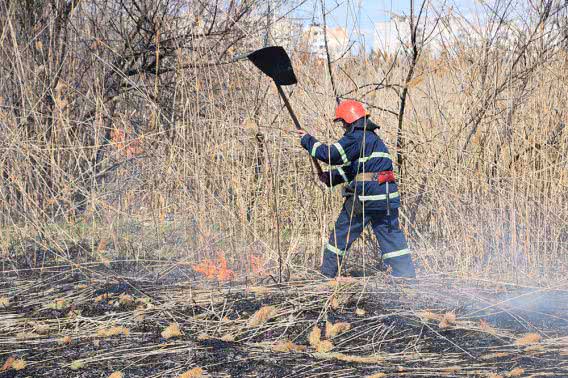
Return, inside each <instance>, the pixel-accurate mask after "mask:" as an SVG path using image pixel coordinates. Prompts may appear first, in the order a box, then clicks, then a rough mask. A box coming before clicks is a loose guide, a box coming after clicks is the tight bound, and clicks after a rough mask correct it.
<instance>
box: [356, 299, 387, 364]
mask: <svg viewBox="0 0 568 378" xmlns="http://www.w3.org/2000/svg"><path fill="white" fill-rule="evenodd" d="M365 314H367V311H365V310H363V309H362V308H357V309H356V310H355V315H357V316H365ZM380 374H383V373H380Z"/></svg>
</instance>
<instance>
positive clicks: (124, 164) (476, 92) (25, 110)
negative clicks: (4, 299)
mask: <svg viewBox="0 0 568 378" xmlns="http://www.w3.org/2000/svg"><path fill="white" fill-rule="evenodd" d="M144 2H145V3H146V2H147V3H148V7H149V9H152V10H153V11H149V12H148V13H150V14H154V11H155V14H156V18H155V19H153V20H146V19H145V18H142V19H144V20H146V21H145V22H150V23H152V22H156V24H155V25H154V26H155V27H156V30H161V32H160V36H161V37H163V38H164V41H163V43H165V44H166V45H167V49H165V50H163V53H164V57H163V58H162V59H161V60H162V62H163V64H164V65H165V66H164V72H163V73H162V74H157V75H156V74H153V73H151V72H145V71H143V70H142V71H140V70H141V67H139V66H137V65H139V64H140V62H143V61H146V62H148V61H150V60H151V59H152V58H153V57H151V56H146V55H144V57H140V59H139V60H136V59H135V61H133V62H132V67H126V68H119V67H117V66H116V64H114V63H113V62H114V59H117V58H116V57H118V56H133V55H134V56H138V55H137V54H144V51H153V50H152V48H151V47H152V46H153V44H155V41H153V38H154V37H149V36H146V37H147V38H146V37H145V34H144V33H145V31H144V30H141V31H140V34H136V36H135V37H132V36H131V35H128V34H120V33H119V34H117V35H115V34H113V33H112V32H111V30H128V28H129V27H132V28H134V27H135V26H136V17H138V16H139V17H142V15H138V16H137V15H133V17H134V19H133V20H129V21H124V22H127V23H128V25H115V27H108V25H106V24H100V22H102V21H101V20H103V19H104V20H106V19H107V18H108V22H109V23H111V24H113V23H118V22H121V20H116V19H114V18H113V17H112V15H113V14H114V12H115V10H114V9H112V8H111V7H110V6H101V8H100V9H98V14H100V17H101V19H100V20H99V19H97V20H91V21H92V22H90V21H88V20H89V18H90V17H91V15H90V13H89V11H88V7H87V6H86V5H84V4H82V3H79V4H78V6H77V7H76V8H74V11H73V15H71V16H70V17H69V18H55V14H54V13H53V12H54V11H53V10H52V9H51V8H46V9H43V8H42V9H41V11H40V10H38V12H39V14H44V15H45V17H46V19H49V20H51V19H53V20H57V22H65V24H62V25H59V26H60V29H58V30H62V32H63V31H64V30H74V31H77V32H76V33H74V34H73V38H72V40H69V41H68V42H67V43H65V44H62V43H61V42H60V40H59V39H58V38H59V37H58V36H54V35H51V34H49V33H47V34H46V32H45V28H43V27H42V26H41V24H37V25H36V26H35V27H33V28H30V29H25V30H24V29H22V30H12V31H10V33H16V34H17V36H18V37H17V38H16V37H14V38H6V39H5V40H4V42H3V43H4V45H3V49H2V53H0V61H1V62H2V66H3V67H4V68H5V70H6V72H8V73H9V74H7V75H4V76H3V77H2V79H0V98H1V101H0V106H1V107H0V123H1V124H2V126H3V128H2V129H3V130H4V131H3V133H2V135H1V137H0V145H1V146H3V147H2V148H4V150H3V151H5V153H4V154H2V157H1V158H0V172H1V173H2V177H4V180H5V184H4V185H3V186H2V190H1V191H0V207H1V211H0V214H2V216H1V218H0V224H1V226H2V229H3V232H2V235H3V236H2V240H1V242H0V253H2V255H3V256H5V257H8V256H12V254H11V253H10V251H12V250H16V251H18V253H23V254H26V253H28V250H29V249H28V246H29V241H30V240H36V242H34V243H36V244H35V247H34V248H43V249H48V248H50V250H51V251H54V252H56V253H57V254H58V256H59V257H60V258H61V259H63V261H65V262H66V263H70V262H71V261H72V260H73V256H72V254H70V253H69V252H68V251H67V250H66V248H65V246H66V245H69V244H72V243H74V242H75V243H79V242H81V243H82V244H80V245H81V247H80V248H81V255H82V256H85V255H91V257H94V258H96V261H98V262H99V263H102V264H103V265H104V266H107V267H108V268H109V269H111V270H113V269H114V268H115V266H114V265H113V264H114V263H113V260H116V259H118V258H119V257H118V255H120V259H123V260H124V259H126V260H133V261H141V260H145V259H150V260H152V259H160V258H164V257H165V258H175V259H176V261H178V262H179V263H180V264H187V266H190V267H194V268H195V271H197V272H200V273H198V274H200V275H202V276H203V277H208V278H209V279H210V280H219V281H225V280H239V279H241V278H242V277H243V276H245V275H246V276H251V275H252V276H255V277H268V275H269V274H272V275H273V276H274V274H275V273H276V272H280V269H278V264H279V261H282V262H283V264H284V265H285V266H283V267H282V271H283V272H286V271H292V272H298V271H306V270H308V271H310V270H311V269H313V268H316V267H317V266H318V265H319V260H320V259H319V255H320V253H321V240H322V239H324V238H325V237H326V236H327V234H328V232H329V225H330V224H331V223H332V222H333V217H334V214H335V212H336V209H338V208H339V207H340V204H341V201H342V198H341V196H340V194H339V191H327V190H322V188H321V187H320V186H318V184H317V183H316V182H315V181H314V180H313V174H312V168H311V167H310V165H309V161H308V159H307V157H306V153H305V151H302V150H301V149H300V147H299V145H298V140H297V138H295V137H293V136H291V130H292V129H293V128H292V125H291V122H290V119H289V117H288V115H287V114H286V113H285V112H282V111H281V109H282V107H281V103H280V101H279V98H278V97H277V94H276V92H275V89H274V88H273V84H272V83H271V82H270V81H269V80H268V79H267V78H264V77H261V76H259V74H258V72H257V71H255V69H254V68H253V67H252V66H251V64H249V63H247V62H239V63H234V64H223V65H210V63H211V62H218V61H223V62H225V61H229V60H230V59H231V58H232V54H234V53H236V52H239V53H240V52H245V51H248V50H250V49H252V48H254V47H256V41H257V39H258V38H259V29H258V28H253V29H251V27H252V26H251V25H257V27H260V25H263V22H264V20H265V18H264V17H261V16H259V13H255V12H254V9H251V8H246V7H244V6H243V7H237V8H235V9H234V11H235V12H237V13H239V12H242V18H239V22H237V24H236V25H234V27H233V28H232V29H230V30H228V31H226V34H224V35H222V36H220V37H219V38H221V40H223V41H225V42H226V43H219V41H218V40H217V39H216V38H217V37H215V38H214V37H212V36H207V37H203V38H198V39H195V40H191V48H189V47H188V46H187V45H186V42H187V38H186V36H187V35H188V34H185V32H187V33H189V35H191V33H192V32H191V30H190V29H189V30H188V29H185V28H186V27H187V28H191V27H192V26H191V25H193V24H192V23H189V24H188V23H187V20H186V18H185V16H183V15H180V16H179V17H174V19H175V22H174V21H172V22H171V23H170V22H168V23H160V22H159V15H160V14H162V13H163V12H164V11H165V8H164V6H163V4H162V3H160V2H150V1H147V0H144ZM30 4H31V3H30ZM34 4H35V3H34ZM125 4H126V3H125ZM14 6H15V5H14ZM22 6H23V5H22ZM37 6H38V7H40V8H41V5H37ZM252 8H254V7H252ZM193 11H194V13H195V14H198V13H200V12H204V10H203V9H201V8H200V9H195V10H192V12H193ZM510 11H511V12H515V9H511V10H510ZM161 12H162V13H161ZM28 13H29V14H32V13H33V12H31V13H30V12H28ZM190 13H191V12H190ZM23 14H26V12H23V13H19V12H16V13H13V12H2V16H1V17H2V24H11V25H15V26H14V28H19V27H20V26H18V25H28V23H26V22H23V21H22V20H20V19H18V18H17V17H23V16H22V15H23ZM192 14H193V13H192ZM239 14H240V13H239ZM7 17H12V18H14V19H10V20H8V18H7ZM257 18H258V19H257ZM534 18H535V19H537V18H538V17H534ZM527 19H532V18H527ZM38 20H39V19H38ZM38 20H35V19H34V20H31V21H30V22H32V23H33V22H40V21H38ZM8 21H11V22H10V23H9V22H8ZM20 21H22V22H20ZM54 22H55V21H54ZM105 22H106V21H105ZM130 22H131V23H130ZM218 22H221V21H220V20H218ZM86 23H87V24H88V25H91V26H92V27H91V26H90V27H85V24H86ZM463 23H466V21H465V20H464V22H463ZM180 24H181V25H184V26H183V27H179V25H180ZM173 25H178V27H177V28H176V27H174V26H173ZM222 25H224V24H222ZM213 27H214V29H215V28H216V27H221V24H219V25H213ZM504 27H506V28H508V27H509V26H504ZM529 27H530V25H527V28H529ZM150 29H151V30H154V29H152V28H150ZM150 29H149V30H150ZM529 31H530V30H523V31H520V32H527V33H528V32H529ZM16 34H14V35H16ZM261 34H262V33H261ZM95 36H96V38H95ZM130 38H138V39H137V40H132V41H131V40H129V39H130ZM18 39H21V40H22V41H40V40H42V39H43V42H42V43H41V47H38V46H39V45H35V43H31V42H30V46H34V48H33V49H22V48H20V45H15V44H14V42H13V41H16V40H18ZM93 40H96V41H98V42H96V43H94V42H92V41H93ZM537 40H539V38H534V39H533V40H531V41H534V43H533V42H531V43H530V44H529V45H528V46H527V49H528V52H523V54H526V56H530V57H532V58H531V59H528V60H527V59H525V58H522V59H520V60H519V61H520V62H524V63H523V64H524V66H522V67H520V66H518V67H516V68H515V71H510V70H501V69H495V70H493V69H489V70H488V69H487V67H504V66H507V67H508V64H509V63H508V62H510V61H516V60H515V59H514V57H515V56H514V54H515V53H519V54H520V52H519V51H521V50H520V49H512V50H511V52H510V54H513V56H510V55H507V54H504V53H503V52H502V50H501V49H502V46H498V45H488V46H487V50H485V52H484V53H483V54H479V52H478V51H477V50H476V49H475V48H474V47H465V46H462V45H461V44H460V43H459V41H448V47H449V49H450V51H451V53H449V54H447V55H442V56H441V57H437V58H434V57H430V56H428V54H424V55H423V56H422V57H421V59H420V60H419V62H418V65H417V67H416V72H415V78H414V80H411V81H410V82H409V83H408V87H409V88H410V92H409V96H410V97H409V99H411V101H409V102H408V103H407V109H406V113H405V119H404V123H403V128H402V129H401V130H399V129H398V128H397V116H396V115H393V114H392V113H390V112H388V111H383V110H380V109H378V108H377V107H380V108H386V109H388V110H391V111H394V113H396V112H397V108H398V106H399V95H398V94H396V93H395V92H396V90H393V89H392V88H394V89H396V88H398V87H400V85H401V83H403V82H404V79H405V77H406V73H407V70H408V66H407V61H406V60H405V59H404V58H403V57H400V60H399V61H398V62H397V63H396V64H394V65H391V64H392V60H390V58H385V57H381V56H373V57H366V58H362V57H361V58H354V57H350V56H348V55H347V56H344V57H343V58H342V59H340V60H339V61H337V62H335V63H334V64H333V67H332V69H333V73H334V78H335V82H336V85H337V89H338V91H339V92H340V93H347V92H351V93H350V94H349V95H348V96H346V97H354V98H357V99H361V100H363V101H365V102H367V103H369V104H370V110H371V113H372V117H373V119H374V120H375V121H377V122H378V123H379V124H380V125H381V126H382V127H381V130H380V134H381V136H382V137H383V138H384V140H385V142H386V143H387V145H388V146H389V147H390V149H391V152H392V153H393V155H394V154H395V153H396V148H395V146H396V142H397V141H396V139H397V134H400V137H401V138H403V139H404V142H405V143H404V145H403V149H402V151H401V152H402V153H403V156H404V159H403V166H402V167H398V168H400V169H401V170H402V174H401V177H400V182H401V189H400V190H401V193H402V195H403V207H402V209H401V210H402V214H403V215H402V217H401V221H402V223H403V227H404V229H405V231H406V232H407V234H408V235H409V237H410V239H411V242H412V245H413V247H414V250H415V251H416V253H415V255H414V257H415V259H416V261H417V263H418V265H419V267H420V271H421V272H440V271H456V272H460V273H462V274H474V275H476V276H479V275H482V276H491V275H492V274H494V273H498V274H500V275H501V276H503V274H505V275H506V276H507V277H508V278H510V279H512V280H516V279H518V278H519V277H520V276H524V277H529V278H530V279H532V280H539V279H543V278H544V277H548V279H550V280H555V279H560V278H561V277H563V272H564V271H565V267H566V255H567V254H566V247H565V243H564V242H563V240H564V239H565V238H564V236H563V234H562V232H563V231H562V230H563V225H564V224H565V221H566V219H567V217H568V205H566V204H567V203H568V202H567V201H560V200H559V199H561V198H563V195H564V193H565V192H566V187H567V186H568V175H567V174H566V169H565V166H566V160H565V157H566V156H567V155H568V150H567V146H568V143H566V136H567V133H566V130H564V129H563V125H564V124H565V122H566V113H565V110H564V109H566V108H568V103H567V100H566V96H564V95H563V94H564V93H566V92H567V88H566V86H567V84H568V78H567V76H566V75H565V72H567V70H566V54H565V52H564V51H562V50H560V49H555V50H553V51H548V52H546V57H545V56H544V55H542V52H541V50H540V49H541V46H540V44H539V43H537V42H536V41H537ZM49 41H51V43H50V42H49ZM149 41H152V42H149ZM452 42H455V43H456V45H455V46H453V45H452ZM23 43H24V44H25V42H23ZM168 43H169V44H170V45H168ZM188 43H189V42H188ZM147 44H151V45H152V46H150V47H148V48H147V49H142V52H141V51H131V48H132V46H139V45H140V46H146V45H147ZM225 45H231V46H232V48H231V49H229V50H227V49H225V48H223V47H222V46H225ZM125 46H126V47H125ZM48 47H49V49H51V50H49V51H51V52H50V53H48V50H47V49H48ZM62 51H65V52H66V54H63V53H61V52H62ZM291 53H292V58H293V63H294V65H295V70H296V73H297V76H298V78H299V82H300V85H299V86H298V87H297V90H295V91H294V95H293V96H292V97H291V102H292V106H293V107H294V109H295V110H296V113H297V115H298V118H299V119H300V121H301V122H302V124H304V125H305V127H306V128H307V129H308V130H309V131H310V132H312V133H314V134H315V135H317V136H318V137H319V138H320V139H321V140H322V141H327V142H331V141H334V140H336V139H337V138H338V137H339V136H340V134H341V133H340V131H339V130H338V129H337V128H335V127H334V126H332V124H331V123H330V122H329V120H330V114H332V113H333V108H334V104H335V98H334V96H333V93H332V92H333V91H332V89H331V87H330V81H329V77H328V73H327V70H326V67H325V65H322V64H321V62H318V61H317V60H313V59H308V58H307V57H305V56H303V55H302V54H301V53H300V52H298V51H291ZM55 56H62V57H63V58H62V59H63V61H62V62H59V63H57V64H56V63H54V62H51V61H50V60H49V59H52V58H53V57H55ZM523 56H524V55H523ZM49 57H52V58H49ZM508 59H511V60H508ZM126 60H128V59H126ZM16 62H19V63H18V64H16ZM85 62H89V63H88V64H85ZM533 64H534V65H533ZM60 66H62V67H65V70H59V69H57V67H60ZM111 67H112V68H111ZM166 67H167V71H166ZM129 70H130V71H129ZM137 70H139V71H137ZM103 72H107V73H108V76H105V75H104V74H103ZM125 72H129V74H128V75H126V76H125ZM136 72H140V73H137V74H136ZM385 72H388V75H387V76H386V77H385ZM481 72H485V74H484V75H481V74H480V73H481ZM383 79H384V82H386V83H388V84H389V85H391V87H389V88H390V89H381V88H380V87H379V88H374V87H372V86H366V85H367V84H368V83H373V82H377V81H382V80H383ZM117 83H118V84H117ZM174 83H175V84H174ZM488 83H493V84H494V85H495V86H496V88H497V89H498V90H499V92H496V89H495V88H493V86H489V84H488ZM117 85H118V87H117ZM117 91H118V93H117ZM110 104H112V106H110ZM24 114H26V115H27V116H26V117H27V118H26V117H24V116H23V115H24ZM23 125H25V127H24V126H23ZM26 172H34V174H33V175H31V174H28V173H26ZM93 175H95V176H93ZM556 199H558V200H556ZM298 204H302V205H301V206H298ZM480 219H483V223H481V224H480V222H479V220H480ZM34 235H41V238H36V239H34ZM38 240H40V241H39V242H37V241H38ZM172 240H176V242H175V243H173V242H171V241H172ZM162 242H163V243H162ZM176 243H177V244H176ZM32 244H33V243H32ZM354 248H355V249H356V250H363V251H367V252H368V253H354V254H352V255H351V257H350V258H351V259H352V262H353V263H356V264H364V263H366V262H367V259H368V258H369V256H372V255H373V254H374V252H375V250H376V247H375V246H374V245H372V244H370V243H368V242H367V241H359V242H357V243H356V244H355V246H354ZM10 258H12V257H10ZM36 263H37V264H41V263H40V262H34V264H36ZM74 263H76V264H80V263H81V262H79V261H76V262H74ZM277 278H279V277H277ZM336 304H337V303H335V301H333V303H332V305H336Z"/></svg>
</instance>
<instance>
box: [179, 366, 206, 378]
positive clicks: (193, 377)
mask: <svg viewBox="0 0 568 378" xmlns="http://www.w3.org/2000/svg"><path fill="white" fill-rule="evenodd" d="M204 374H205V371H204V370H203V369H202V368H200V367H194V368H193V369H191V370H188V371H186V372H185V373H182V374H180V375H179V376H178V377H177V378H201V377H204Z"/></svg>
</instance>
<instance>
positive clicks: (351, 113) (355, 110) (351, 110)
mask: <svg viewBox="0 0 568 378" xmlns="http://www.w3.org/2000/svg"><path fill="white" fill-rule="evenodd" d="M368 115H369V112H367V110H366V109H365V107H364V106H363V104H361V103H360V102H358V101H355V100H345V101H343V102H341V104H339V105H337V108H335V118H334V119H333V121H334V122H337V121H345V122H347V123H353V122H355V121H357V120H358V119H361V118H363V117H366V116H368Z"/></svg>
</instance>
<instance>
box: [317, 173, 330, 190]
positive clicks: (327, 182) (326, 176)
mask: <svg viewBox="0 0 568 378" xmlns="http://www.w3.org/2000/svg"><path fill="white" fill-rule="evenodd" d="M319 180H320V181H321V182H323V183H324V184H325V186H327V187H328V188H329V187H331V176H330V174H329V172H322V173H320V174H319Z"/></svg>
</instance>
